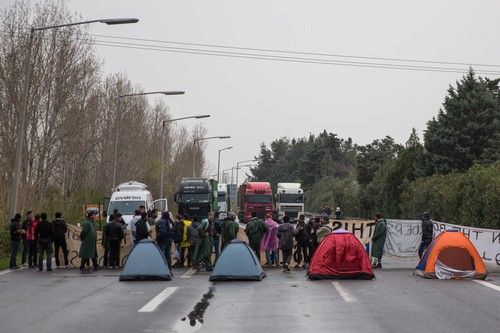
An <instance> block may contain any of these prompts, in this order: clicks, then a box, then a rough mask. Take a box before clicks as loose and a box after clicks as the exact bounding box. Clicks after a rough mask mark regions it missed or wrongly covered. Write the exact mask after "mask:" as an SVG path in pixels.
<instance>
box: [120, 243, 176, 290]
mask: <svg viewBox="0 0 500 333" xmlns="http://www.w3.org/2000/svg"><path fill="white" fill-rule="evenodd" d="M170 279H172V273H171V272H170V270H169V269H168V265H167V260H166V259H165V256H164V255H163V253H161V250H160V248H159V247H158V246H157V245H156V243H154V242H153V241H150V240H148V239H143V240H141V241H140V242H139V243H137V244H136V245H135V246H134V247H133V248H132V250H130V253H129V255H128V257H127V261H126V262H125V267H123V271H122V273H121V274H120V281H135V280H170Z"/></svg>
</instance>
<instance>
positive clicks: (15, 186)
mask: <svg viewBox="0 0 500 333" xmlns="http://www.w3.org/2000/svg"><path fill="white" fill-rule="evenodd" d="M137 22H139V19H137V18H114V19H100V20H90V21H81V22H74V23H66V24H58V25H51V26H46V27H38V28H34V27H32V28H31V29H30V36H29V42H28V52H26V59H25V68H24V82H23V95H22V101H21V114H20V117H19V124H18V127H17V133H16V137H17V142H16V159H15V161H14V175H13V180H12V191H11V199H10V215H11V216H14V215H15V214H16V212H17V200H18V195H19V182H20V178H21V162H22V157H23V145H24V132H25V127H26V113H27V110H28V97H29V96H28V95H29V89H30V84H31V69H32V66H31V53H32V49H33V38H34V35H35V31H41V30H49V29H57V28H62V27H70V26H74V25H82V24H90V23H104V24H107V25H117V24H129V23H137Z"/></svg>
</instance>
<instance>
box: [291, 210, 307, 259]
mask: <svg viewBox="0 0 500 333" xmlns="http://www.w3.org/2000/svg"><path fill="white" fill-rule="evenodd" d="M293 234H294V236H295V241H296V242H297V250H296V254H297V256H296V259H297V261H296V266H295V268H298V267H300V263H301V262H302V258H304V264H303V265H302V267H306V266H307V263H308V262H309V254H308V253H307V252H308V250H309V234H308V233H307V229H306V222H305V220H304V215H303V214H300V216H299V221H298V222H297V227H296V228H295V230H294V231H293ZM294 258H295V257H294Z"/></svg>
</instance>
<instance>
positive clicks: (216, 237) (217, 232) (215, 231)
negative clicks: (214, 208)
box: [210, 212, 222, 260]
mask: <svg viewBox="0 0 500 333" xmlns="http://www.w3.org/2000/svg"><path fill="white" fill-rule="evenodd" d="M211 224H212V226H211V228H210V229H211V230H210V233H211V236H212V240H213V244H214V249H215V260H217V258H219V255H220V236H221V234H222V229H221V226H220V224H221V221H220V219H219V212H215V213H214V218H213V220H212V222H211Z"/></svg>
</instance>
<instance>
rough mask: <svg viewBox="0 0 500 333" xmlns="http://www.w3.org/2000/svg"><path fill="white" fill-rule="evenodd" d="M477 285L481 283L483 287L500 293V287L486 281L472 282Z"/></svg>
mask: <svg viewBox="0 0 500 333" xmlns="http://www.w3.org/2000/svg"><path fill="white" fill-rule="evenodd" d="M472 281H474V282H476V283H479V284H482V285H483V286H485V287H488V288H491V289H493V290H496V291H500V286H497V285H495V284H493V283H489V282H486V281H483V280H472Z"/></svg>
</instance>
